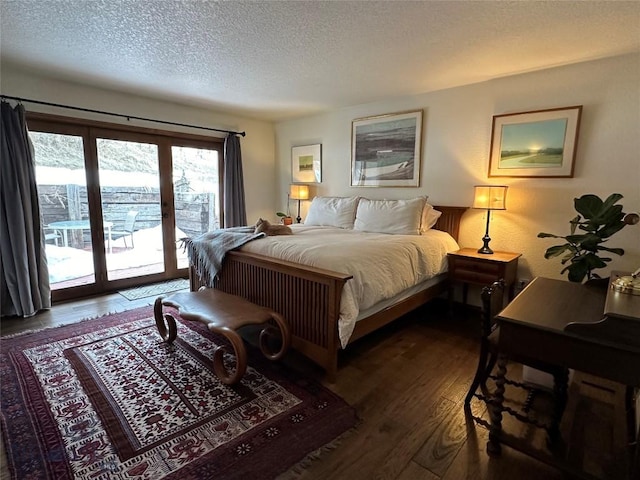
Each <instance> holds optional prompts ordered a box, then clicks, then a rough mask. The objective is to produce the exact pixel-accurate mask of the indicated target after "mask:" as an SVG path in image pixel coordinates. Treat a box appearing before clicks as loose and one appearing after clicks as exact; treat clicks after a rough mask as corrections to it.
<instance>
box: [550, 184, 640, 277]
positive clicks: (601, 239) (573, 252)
mask: <svg viewBox="0 0 640 480" xmlns="http://www.w3.org/2000/svg"><path fill="white" fill-rule="evenodd" d="M620 199H622V195H620V194H619V193H613V194H611V195H609V197H608V198H607V199H606V200H604V201H602V199H600V197H598V196H597V195H583V196H581V197H580V198H574V200H573V203H574V207H575V209H576V211H577V212H578V214H579V215H577V216H576V217H575V218H573V219H572V220H570V222H569V223H570V225H571V233H570V234H569V235H566V236H561V235H554V234H552V233H539V234H538V238H561V239H563V240H565V243H563V244H561V245H555V246H553V247H549V248H548V249H547V250H546V252H545V254H544V258H547V259H548V258H554V257H561V263H562V265H566V264H567V263H568V265H566V266H565V267H564V268H563V269H562V271H561V272H560V273H565V272H568V278H569V281H571V282H582V281H583V280H584V278H585V277H586V278H587V280H591V279H594V278H600V276H599V275H598V274H597V273H594V270H596V269H598V268H603V267H606V266H607V262H610V261H611V258H610V257H601V256H599V255H598V253H599V252H601V251H604V252H608V253H613V254H616V255H624V250H623V249H622V248H610V247H605V246H604V245H603V243H605V242H606V241H607V240H608V239H609V238H610V237H611V236H612V235H613V234H615V233H616V232H619V231H620V230H622V229H623V228H624V227H625V226H626V225H633V224H636V223H638V219H639V217H638V214H637V213H630V214H625V213H624V212H623V211H622V205H616V203H617V202H618V201H619V200H620ZM577 230H579V231H580V232H579V233H576V231H577Z"/></svg>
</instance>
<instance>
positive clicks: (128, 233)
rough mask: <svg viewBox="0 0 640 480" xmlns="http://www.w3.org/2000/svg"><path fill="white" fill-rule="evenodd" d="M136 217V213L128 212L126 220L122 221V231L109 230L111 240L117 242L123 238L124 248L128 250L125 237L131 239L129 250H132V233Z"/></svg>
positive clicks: (133, 211)
mask: <svg viewBox="0 0 640 480" xmlns="http://www.w3.org/2000/svg"><path fill="white" fill-rule="evenodd" d="M137 216H138V212H136V211H135V210H130V211H129V212H128V213H127V216H126V218H125V219H124V226H123V227H122V229H121V230H118V229H112V230H111V239H112V240H117V239H118V238H124V246H125V248H129V246H128V245H127V237H131V248H133V247H134V245H133V232H134V227H135V224H136V218H137Z"/></svg>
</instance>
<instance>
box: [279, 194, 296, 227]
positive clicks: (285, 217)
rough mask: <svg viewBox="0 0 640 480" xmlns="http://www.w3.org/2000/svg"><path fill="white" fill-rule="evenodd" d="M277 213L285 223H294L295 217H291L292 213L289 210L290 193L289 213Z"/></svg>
mask: <svg viewBox="0 0 640 480" xmlns="http://www.w3.org/2000/svg"><path fill="white" fill-rule="evenodd" d="M276 215H277V216H278V217H280V222H281V223H283V224H284V225H291V224H292V223H293V218H291V213H290V210H289V194H288V193H287V213H284V212H276Z"/></svg>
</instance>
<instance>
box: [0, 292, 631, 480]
mask: <svg viewBox="0 0 640 480" xmlns="http://www.w3.org/2000/svg"><path fill="white" fill-rule="evenodd" d="M153 300H154V299H153V298H146V299H141V300H136V301H128V300H126V299H125V298H124V297H122V296H121V295H119V294H111V295H107V296H103V297H98V298H93V299H87V300H82V301H78V302H70V303H64V304H60V305H57V306H54V307H53V308H52V309H51V310H50V311H47V312H42V313H40V314H38V315H36V316H34V317H32V318H29V319H3V320H2V322H1V324H0V327H1V334H2V336H5V335H10V334H16V333H20V332H23V331H25V330H36V329H41V328H47V327H52V326H58V325H63V324H68V323H72V322H77V321H80V320H83V319H85V318H90V317H97V316H101V315H105V314H108V313H112V312H119V311H123V310H128V309H132V308H137V307H140V306H144V305H151V304H152V302H153ZM446 307H447V306H446V303H445V302H444V301H440V300H436V301H434V302H432V303H431V304H429V305H427V306H425V307H423V308H421V309H419V310H417V311H415V312H413V313H411V314H409V315H407V316H405V317H403V318H402V319H400V320H398V321H396V322H394V323H393V324H392V325H389V326H387V327H385V328H383V329H381V330H380V331H377V332H374V333H373V334H371V335H369V336H367V337H365V338H363V339H361V340H359V341H358V342H356V343H354V344H353V345H350V346H349V347H348V348H347V349H346V350H345V351H344V352H342V355H341V358H340V369H339V372H338V378H337V381H336V383H334V384H329V383H326V382H325V381H324V380H322V373H321V372H320V370H319V369H318V368H317V367H315V366H314V365H313V364H311V363H310V362H308V361H306V360H305V359H304V358H301V357H300V356H299V355H297V354H296V353H295V352H291V353H290V354H288V355H287V358H286V360H285V361H286V362H287V364H289V365H290V366H291V367H292V368H295V369H298V370H300V371H302V372H304V373H305V374H307V375H311V376H314V377H316V378H318V379H321V381H323V383H324V384H325V385H326V386H327V387H328V388H330V389H332V390H333V391H335V392H336V393H338V394H339V395H341V396H342V397H343V398H344V399H345V400H346V401H347V402H348V403H349V404H351V405H353V406H354V407H355V408H356V409H357V412H358V415H359V416H360V418H361V422H360V424H359V425H358V426H357V428H356V429H354V431H352V432H349V433H348V434H347V435H345V436H344V438H342V439H341V440H340V444H339V446H338V447H337V448H335V449H333V450H330V451H326V452H323V453H322V455H321V458H320V459H317V460H315V461H313V462H311V464H310V465H309V466H308V467H307V468H306V469H304V470H303V471H302V473H301V475H300V476H299V477H296V478H302V479H322V480H325V479H349V480H358V479H363V480H364V479H367V480H368V479H397V480H417V479H424V480H436V479H443V480H458V479H487V480H500V479H505V480H506V479H509V480H512V479H517V480H539V479H550V480H554V479H563V478H571V477H569V476H566V475H565V474H563V473H562V472H560V471H559V470H557V469H555V468H552V467H550V466H547V465H545V464H543V463H541V462H539V461H537V460H534V459H533V458H531V457H529V456H527V455H524V454H522V453H520V452H518V451H515V450H513V449H510V448H507V447H505V448H504V449H503V454H502V456H501V457H500V458H489V457H488V456H487V454H486V453H485V445H486V441H487V437H488V432H487V430H486V429H485V428H484V427H482V426H480V425H476V424H474V422H473V421H472V420H470V419H469V418H466V417H465V413H464V409H463V399H464V396H465V395H466V392H467V388H468V386H469V383H470V381H471V378H472V376H473V373H474V371H475V367H476V359H477V348H478V347H477V331H478V319H477V318H478V315H479V313H478V312H477V311H475V310H473V309H463V308H462V307H459V308H457V309H456V311H455V314H454V316H453V317H449V316H448V315H447V308H446ZM249 340H250V341H251V338H249ZM517 372H518V367H517V366H513V368H511V374H515V375H517ZM620 392H621V388H620V386H618V385H613V384H611V383H607V382H605V381H603V380H602V381H601V380H599V379H594V378H590V377H586V376H582V375H580V374H577V375H576V376H575V378H574V382H573V386H572V392H571V394H572V396H571V399H570V404H569V406H568V409H567V413H566V414H565V417H564V419H563V438H564V439H565V441H566V449H567V451H568V454H567V457H568V458H571V460H572V463H573V464H575V465H577V468H580V469H583V470H586V471H587V472H588V473H590V474H591V475H593V477H595V478H602V479H620V478H625V477H624V474H623V473H621V472H624V471H625V470H624V466H625V460H624V459H621V458H620V456H621V455H622V454H623V453H621V452H623V447H622V446H621V444H620V440H619V439H621V438H623V437H624V435H623V434H622V432H621V429H622V428H623V425H624V422H623V420H621V419H623V417H624V415H623V412H621V411H620V410H621V408H620V407H619V406H620V405H621V402H620ZM517 400H518V401H523V400H524V398H523V397H522V395H520V396H519V397H517ZM544 400H545V399H544V397H542V398H541V399H540V400H538V403H540V405H541V408H542V409H544ZM473 412H474V414H476V415H478V416H481V417H484V418H485V419H486V418H487V414H486V411H485V408H484V406H483V405H482V404H480V402H475V403H474V404H473ZM505 430H506V431H510V432H513V433H515V434H517V435H519V436H520V437H522V438H524V439H526V440H527V441H530V442H533V444H536V445H537V446H539V447H541V448H544V436H543V435H542V433H541V432H537V431H534V430H533V429H530V428H527V427H525V426H523V425H522V424H520V423H519V422H517V421H515V420H511V419H510V418H506V419H505ZM5 461H6V460H5V458H4V455H3V457H2V463H3V464H4V463H5ZM2 470H3V472H2V473H3V475H2V478H5V477H4V475H5V474H6V468H3V469H2ZM287 476H288V475H285V478H286V477H287Z"/></svg>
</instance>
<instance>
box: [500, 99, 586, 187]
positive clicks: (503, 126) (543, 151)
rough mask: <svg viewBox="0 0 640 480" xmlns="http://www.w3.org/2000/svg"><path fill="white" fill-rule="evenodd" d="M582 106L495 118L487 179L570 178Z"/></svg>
mask: <svg viewBox="0 0 640 480" xmlns="http://www.w3.org/2000/svg"><path fill="white" fill-rule="evenodd" d="M581 116H582V105H577V106H572V107H563V108H552V109H548V110H535V111H531V112H521V113H509V114H505V115H494V117H493V126H492V132H491V154H490V158H489V177H537V178H572V177H573V170H574V165H575V158H576V147H577V144H578V134H579V130H580V118H581Z"/></svg>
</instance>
